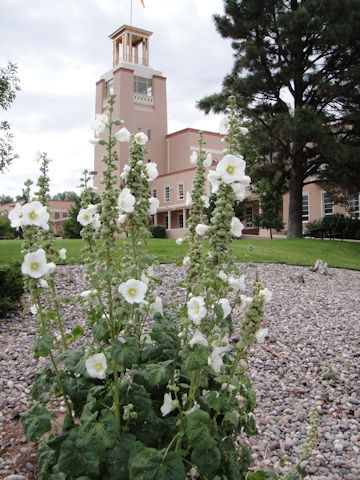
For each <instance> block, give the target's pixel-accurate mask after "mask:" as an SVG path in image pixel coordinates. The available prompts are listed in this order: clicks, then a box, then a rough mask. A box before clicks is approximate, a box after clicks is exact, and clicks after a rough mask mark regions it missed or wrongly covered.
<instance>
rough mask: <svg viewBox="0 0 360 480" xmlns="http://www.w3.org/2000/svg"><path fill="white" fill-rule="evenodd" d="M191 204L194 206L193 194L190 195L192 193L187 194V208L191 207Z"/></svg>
mask: <svg viewBox="0 0 360 480" xmlns="http://www.w3.org/2000/svg"><path fill="white" fill-rule="evenodd" d="M191 204H192V198H191V193H190V192H186V200H185V205H186V206H187V207H190V205H191Z"/></svg>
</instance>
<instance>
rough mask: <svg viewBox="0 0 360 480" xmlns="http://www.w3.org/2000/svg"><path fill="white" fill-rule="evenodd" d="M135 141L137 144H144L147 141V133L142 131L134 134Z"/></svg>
mask: <svg viewBox="0 0 360 480" xmlns="http://www.w3.org/2000/svg"><path fill="white" fill-rule="evenodd" d="M134 138H135V142H136V143H137V144H138V145H145V143H146V142H147V141H148V137H147V135H145V133H144V132H139V133H136V134H135V135H134Z"/></svg>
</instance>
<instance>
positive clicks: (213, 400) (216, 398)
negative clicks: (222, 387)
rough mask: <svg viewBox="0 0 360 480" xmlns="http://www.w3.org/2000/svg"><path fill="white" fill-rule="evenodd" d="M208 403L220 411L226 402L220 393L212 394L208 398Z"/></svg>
mask: <svg viewBox="0 0 360 480" xmlns="http://www.w3.org/2000/svg"><path fill="white" fill-rule="evenodd" d="M206 403H207V404H208V406H209V407H210V408H212V409H213V410H220V409H221V407H222V406H223V405H224V400H223V398H222V396H221V394H219V392H214V391H212V392H210V393H209V395H208V396H207V398H206Z"/></svg>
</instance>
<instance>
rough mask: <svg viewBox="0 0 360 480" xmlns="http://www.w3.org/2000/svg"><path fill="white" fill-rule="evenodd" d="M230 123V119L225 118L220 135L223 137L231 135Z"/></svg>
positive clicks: (221, 123) (220, 127)
mask: <svg viewBox="0 0 360 480" xmlns="http://www.w3.org/2000/svg"><path fill="white" fill-rule="evenodd" d="M229 127H230V122H229V118H228V117H226V116H225V117H223V118H222V119H221V121H220V125H219V133H221V135H227V134H228V133H229Z"/></svg>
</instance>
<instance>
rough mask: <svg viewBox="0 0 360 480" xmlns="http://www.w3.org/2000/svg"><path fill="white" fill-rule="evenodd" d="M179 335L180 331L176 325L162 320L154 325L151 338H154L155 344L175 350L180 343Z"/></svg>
mask: <svg viewBox="0 0 360 480" xmlns="http://www.w3.org/2000/svg"><path fill="white" fill-rule="evenodd" d="M177 334H178V331H177V329H176V328H175V327H174V325H171V324H169V322H168V321H166V320H164V319H161V320H158V321H157V322H156V323H154V324H153V326H152V331H151V338H153V339H154V341H155V342H157V343H159V344H161V345H164V346H166V347H167V348H171V349H172V348H175V346H176V343H177V341H178V338H177Z"/></svg>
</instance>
